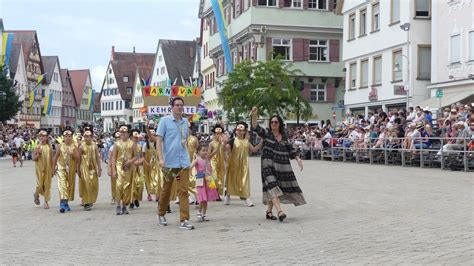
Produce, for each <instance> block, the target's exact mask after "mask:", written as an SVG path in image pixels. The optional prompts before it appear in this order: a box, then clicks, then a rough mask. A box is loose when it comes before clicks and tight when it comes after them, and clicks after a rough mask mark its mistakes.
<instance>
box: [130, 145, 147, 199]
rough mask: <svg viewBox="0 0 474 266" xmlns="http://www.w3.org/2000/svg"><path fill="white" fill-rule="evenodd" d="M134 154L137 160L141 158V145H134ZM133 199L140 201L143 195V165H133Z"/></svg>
mask: <svg viewBox="0 0 474 266" xmlns="http://www.w3.org/2000/svg"><path fill="white" fill-rule="evenodd" d="M135 147H136V150H135V154H136V155H137V158H138V159H137V161H138V160H140V159H141V156H142V147H141V146H140V145H138V144H137V145H136V146H135ZM133 169H134V170H133V182H134V183H133V199H132V201H133V200H138V201H142V197H143V183H144V178H145V172H144V169H143V165H133Z"/></svg>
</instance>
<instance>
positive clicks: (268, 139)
mask: <svg viewBox="0 0 474 266" xmlns="http://www.w3.org/2000/svg"><path fill="white" fill-rule="evenodd" d="M252 130H253V131H254V132H256V133H257V134H258V136H260V138H262V139H263V148H262V163H261V167H262V170H261V173H262V187H263V204H268V202H269V201H271V199H272V198H274V197H279V198H280V202H281V203H283V204H294V205H295V206H298V205H303V204H306V200H305V199H304V197H303V192H302V191H301V189H300V187H299V185H298V182H297V181H296V176H295V173H294V172H293V168H291V164H290V159H294V158H295V157H296V151H295V149H294V148H293V146H292V145H291V143H289V142H288V141H287V140H286V139H284V138H283V139H282V140H281V141H278V140H276V138H275V136H274V135H273V133H272V132H271V131H267V130H265V129H264V128H262V127H260V126H259V125H257V127H256V128H253V129H252Z"/></svg>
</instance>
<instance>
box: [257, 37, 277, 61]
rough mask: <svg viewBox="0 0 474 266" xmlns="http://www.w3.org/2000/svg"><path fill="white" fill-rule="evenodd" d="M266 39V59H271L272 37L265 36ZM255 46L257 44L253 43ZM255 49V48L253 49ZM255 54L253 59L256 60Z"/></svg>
mask: <svg viewBox="0 0 474 266" xmlns="http://www.w3.org/2000/svg"><path fill="white" fill-rule="evenodd" d="M266 40H267V43H266V46H267V47H266V50H267V51H266V52H267V60H272V58H273V48H272V38H271V37H267V38H266ZM255 47H257V44H255ZM255 50H257V49H255ZM256 59H257V58H256V56H255V60H256Z"/></svg>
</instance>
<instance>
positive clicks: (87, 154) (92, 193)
mask: <svg viewBox="0 0 474 266" xmlns="http://www.w3.org/2000/svg"><path fill="white" fill-rule="evenodd" d="M81 149H82V154H80V156H82V157H81V165H80V166H79V167H80V171H81V179H82V181H83V184H84V187H83V190H82V200H83V202H84V204H91V203H95V202H96V201H97V195H98V193H99V173H98V172H97V171H98V165H97V163H100V158H97V149H98V147H97V144H95V143H94V142H91V143H90V144H87V143H86V142H84V143H83V144H82V145H81Z"/></svg>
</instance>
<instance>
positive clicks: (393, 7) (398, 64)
mask: <svg viewBox="0 0 474 266" xmlns="http://www.w3.org/2000/svg"><path fill="white" fill-rule="evenodd" d="M337 9H338V10H337V11H338V12H339V13H340V14H342V15H343V17H344V35H343V36H344V37H343V51H344V53H343V60H344V68H345V71H346V79H345V80H346V85H345V86H346V93H345V100H344V102H345V105H346V108H347V110H348V111H352V112H355V113H362V114H364V113H367V112H369V111H374V110H377V109H379V108H382V109H383V110H385V111H387V110H389V109H390V108H401V109H406V108H407V106H408V105H409V106H414V105H418V104H419V103H421V102H422V101H423V100H425V99H427V98H428V97H429V92H428V90H427V88H426V86H427V85H428V84H429V83H430V76H431V69H430V64H431V62H430V61H431V17H432V7H431V0H414V1H405V0H387V1H376V0H372V1H367V0H351V1H347V0H346V1H340V2H339V3H338V7H337ZM407 94H408V95H407Z"/></svg>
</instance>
